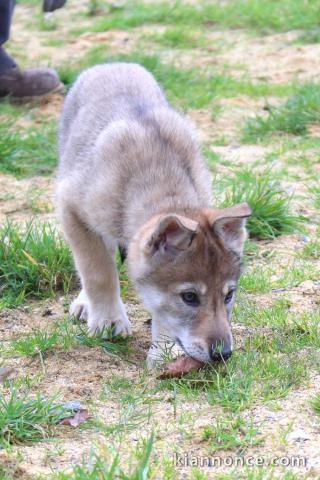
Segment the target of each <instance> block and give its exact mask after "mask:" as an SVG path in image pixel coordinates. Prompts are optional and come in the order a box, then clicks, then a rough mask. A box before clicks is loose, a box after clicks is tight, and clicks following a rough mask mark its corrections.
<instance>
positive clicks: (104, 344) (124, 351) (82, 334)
mask: <svg viewBox="0 0 320 480" xmlns="http://www.w3.org/2000/svg"><path fill="white" fill-rule="evenodd" d="M75 339H76V341H77V342H78V343H80V344H81V345H86V346H87V347H91V348H92V347H101V348H102V350H103V351H104V352H105V353H107V354H108V355H113V356H119V355H120V356H122V358H123V359H124V360H125V361H128V362H129V363H130V360H129V359H128V354H129V353H130V347H129V342H130V339H129V338H123V337H121V336H120V335H119V336H113V334H112V330H109V329H104V330H103V331H102V332H98V333H96V334H95V335H89V333H88V329H87V327H86V326H82V325H81V324H80V322H78V324H77V333H76V335H75Z"/></svg>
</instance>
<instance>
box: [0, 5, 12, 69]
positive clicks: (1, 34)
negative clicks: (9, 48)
mask: <svg viewBox="0 0 320 480" xmlns="http://www.w3.org/2000/svg"><path fill="white" fill-rule="evenodd" d="M14 5H15V0H0V75H1V74H3V73H5V72H6V71H7V70H8V69H10V68H12V67H15V66H16V63H15V61H14V60H13V58H11V57H10V55H9V54H8V53H7V52H6V51H5V50H4V48H3V44H4V43H5V42H6V41H7V40H8V39H9V34H10V26H11V20H12V14H13V9H14Z"/></svg>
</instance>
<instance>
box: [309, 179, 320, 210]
mask: <svg viewBox="0 0 320 480" xmlns="http://www.w3.org/2000/svg"><path fill="white" fill-rule="evenodd" d="M309 192H310V193H311V196H312V200H313V204H314V206H315V207H316V208H320V186H319V185H318V184H313V185H311V186H310V187H309Z"/></svg>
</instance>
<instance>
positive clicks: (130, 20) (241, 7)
mask: <svg viewBox="0 0 320 480" xmlns="http://www.w3.org/2000/svg"><path fill="white" fill-rule="evenodd" d="M318 17H319V5H318V4H317V2H313V1H310V0H309V1H307V2H304V1H303V0H283V1H282V2H281V3H280V2H278V1H277V0H270V1H268V2H260V1H259V0H249V1H246V0H240V1H239V0H231V1H229V2H223V3H221V2H218V1H217V0H216V1H207V2H201V4H200V5H198V4H192V5H191V4H188V3H185V2H181V1H175V2H159V3H152V4H149V3H143V2H137V1H129V2H127V3H126V4H125V7H124V8H123V9H119V10H115V11H113V12H110V13H109V14H108V15H107V16H106V17H104V18H101V19H99V20H98V21H97V22H96V24H95V26H94V30H95V31H99V32H101V31H106V30H109V29H111V28H120V29H124V30H127V29H129V28H133V27H137V26H139V25H143V24H165V25H168V24H171V25H182V26H185V25H205V26H211V25H214V26H215V28H219V27H220V28H247V29H250V30H254V31H260V32H267V31H270V30H276V31H287V30H291V29H304V28H308V29H309V28H317V27H318Z"/></svg>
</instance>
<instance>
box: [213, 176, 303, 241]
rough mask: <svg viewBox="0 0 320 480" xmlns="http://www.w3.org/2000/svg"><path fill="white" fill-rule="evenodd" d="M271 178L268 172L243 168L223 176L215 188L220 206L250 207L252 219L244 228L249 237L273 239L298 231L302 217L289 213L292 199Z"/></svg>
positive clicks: (272, 177)
mask: <svg viewBox="0 0 320 480" xmlns="http://www.w3.org/2000/svg"><path fill="white" fill-rule="evenodd" d="M274 177H275V175H274V173H273V172H272V171H271V170H264V171H262V172H256V171H254V170H252V169H250V168H248V167H245V168H242V169H241V170H237V171H233V172H231V175H228V176H227V175H225V176H224V178H223V179H221V180H220V181H219V180H218V181H217V184H216V185H215V190H216V197H217V203H219V204H220V206H221V207H226V206H230V205H233V204H235V203H242V202H247V203H248V204H249V205H250V207H251V209H252V216H251V217H250V218H249V219H248V222H247V228H248V231H249V233H250V235H251V236H252V237H256V238H260V239H266V238H275V237H277V236H278V235H282V234H290V233H294V232H296V231H297V230H299V229H301V222H302V221H303V217H302V216H299V215H295V214H293V213H292V212H291V197H290V195H288V194H287V193H286V192H285V191H284V190H283V188H282V187H281V184H280V183H279V182H278V181H277V180H275V178H274ZM221 192H223V194H222V193H221Z"/></svg>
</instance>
